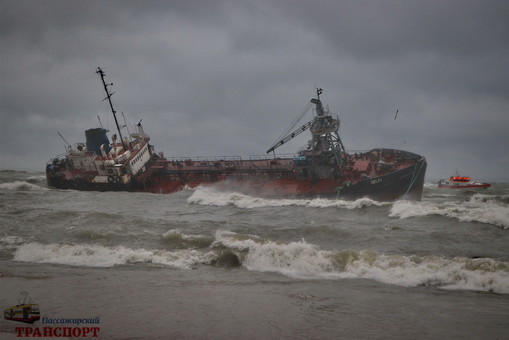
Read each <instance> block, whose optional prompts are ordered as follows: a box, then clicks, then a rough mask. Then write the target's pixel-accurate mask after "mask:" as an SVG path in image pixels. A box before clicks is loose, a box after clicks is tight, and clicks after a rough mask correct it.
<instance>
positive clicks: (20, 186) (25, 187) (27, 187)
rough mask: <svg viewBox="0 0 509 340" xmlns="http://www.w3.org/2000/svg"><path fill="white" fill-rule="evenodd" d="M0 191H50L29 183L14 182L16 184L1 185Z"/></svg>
mask: <svg viewBox="0 0 509 340" xmlns="http://www.w3.org/2000/svg"><path fill="white" fill-rule="evenodd" d="M0 189H8V190H18V191H35V190H49V189H48V188H45V187H41V186H40V185H36V184H32V183H29V182H27V181H14V182H6V183H1V184H0Z"/></svg>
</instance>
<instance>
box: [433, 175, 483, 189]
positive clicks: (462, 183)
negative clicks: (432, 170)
mask: <svg viewBox="0 0 509 340" xmlns="http://www.w3.org/2000/svg"><path fill="white" fill-rule="evenodd" d="M489 187H491V184H489V183H482V182H477V181H474V180H472V178H470V177H467V176H460V175H458V174H456V176H451V177H449V179H441V180H440V181H439V182H438V188H440V189H487V188H489Z"/></svg>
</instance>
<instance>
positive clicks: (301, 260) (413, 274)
mask: <svg viewBox="0 0 509 340" xmlns="http://www.w3.org/2000/svg"><path fill="white" fill-rule="evenodd" d="M215 244H216V246H217V245H222V246H225V247H228V248H230V249H232V250H236V251H237V252H239V254H240V257H241V259H242V261H241V262H242V265H243V266H245V267H246V268H247V269H249V270H257V271H268V272H278V273H281V274H283V275H286V276H290V277H295V278H301V279H316V278H328V279H349V278H364V279H372V280H376V281H379V282H382V283H386V284H394V285H400V286H433V287H439V288H447V289H463V290H481V291H492V292H497V293H504V294H509V263H508V262H503V261H497V260H494V259H489V258H477V259H469V258H464V257H456V258H452V259H448V258H443V257H440V256H403V255H383V254H378V253H376V252H373V251H368V250H361V251H353V250H342V251H325V250H320V249H319V248H318V247H317V246H315V245H312V244H309V243H307V242H305V241H304V240H302V241H300V242H291V243H277V242H274V241H267V240H261V239H256V238H246V237H242V236H240V235H238V234H235V233H229V232H218V233H217V235H216V243H215Z"/></svg>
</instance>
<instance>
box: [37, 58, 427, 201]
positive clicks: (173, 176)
mask: <svg viewBox="0 0 509 340" xmlns="http://www.w3.org/2000/svg"><path fill="white" fill-rule="evenodd" d="M97 73H98V74H99V75H100V76H101V79H102V83H103V87H104V90H105V93H106V99H108V102H109V104H110V107H111V111H112V113H113V116H114V118H115V123H116V125H117V130H118V135H119V137H117V135H116V134H114V135H113V136H112V142H111V143H110V141H109V137H108V136H107V132H108V131H107V130H105V129H103V128H94V129H89V130H87V131H85V135H86V143H77V144H75V145H74V146H72V145H68V146H67V147H66V153H65V154H64V155H61V156H58V157H56V158H53V159H51V160H50V161H48V163H47V164H46V178H47V183H48V186H49V187H53V188H59V189H73V190H93V191H135V192H151V193H160V194H169V193H173V192H177V191H180V190H183V189H184V188H196V187H198V186H214V187H216V188H218V189H220V190H230V191H232V190H233V191H237V192H242V193H246V194H253V195H258V196H264V197H277V198H280V197H306V198H307V197H326V198H338V199H358V198H362V197H369V198H372V199H375V200H382V201H393V200H397V199H402V198H404V199H411V200H419V199H420V198H421V196H422V189H423V185H424V177H425V173H426V166H427V164H426V159H425V158H424V157H423V156H420V155H418V154H415V153H412V152H408V151H403V150H397V149H388V148H376V149H372V150H370V151H366V152H356V153H351V152H350V153H349V152H347V151H346V150H345V148H344V146H343V142H342V140H341V138H340V136H339V126H340V120H339V118H338V116H337V115H335V114H332V113H330V112H329V111H328V109H326V108H325V107H324V106H323V105H322V102H321V100H320V94H321V93H322V91H323V90H322V89H317V98H313V99H311V101H310V102H309V103H308V105H307V107H306V109H305V110H303V111H302V112H301V117H300V118H302V117H303V114H305V113H306V111H309V110H310V109H311V108H312V107H313V105H314V106H315V111H314V112H315V113H314V117H313V119H311V120H310V121H308V122H307V123H305V124H303V125H302V126H300V127H297V128H296V129H295V126H296V124H297V123H298V120H296V121H295V123H294V125H293V126H292V127H290V129H288V130H287V131H286V132H285V133H283V134H282V136H283V137H281V138H279V139H278V140H277V141H276V142H275V143H274V144H273V145H272V146H271V147H270V148H269V149H268V150H267V154H270V153H272V155H271V156H268V155H264V156H252V157H250V159H247V160H244V159H242V158H240V157H237V156H231V157H212V158H210V157H208V158H207V157H201V158H190V157H182V158H168V159H167V158H164V157H163V156H162V154H161V153H160V154H157V153H156V152H155V150H154V147H153V146H152V145H150V144H149V141H150V138H149V136H148V135H147V134H145V132H144V131H143V128H142V126H141V121H140V123H138V124H137V125H136V127H137V128H136V132H135V133H132V134H130V135H129V136H128V137H123V136H122V132H123V129H122V128H120V126H119V124H118V121H117V117H116V115H115V113H116V111H115V109H114V107H113V104H112V102H111V96H112V94H113V93H112V92H110V90H109V86H111V85H112V84H108V83H106V81H105V80H104V76H105V74H104V72H103V71H102V70H101V69H100V68H98V70H97ZM300 118H299V119H300ZM307 130H309V131H310V132H311V139H310V140H309V141H308V143H307V145H306V146H305V147H303V148H301V149H300V150H299V151H298V152H296V153H295V154H292V155H277V154H276V153H275V149H277V148H278V147H280V146H281V145H283V144H285V143H287V142H288V141H290V140H292V139H293V138H294V137H295V136H297V135H299V134H300V133H302V132H304V131H307ZM64 141H65V140H64Z"/></svg>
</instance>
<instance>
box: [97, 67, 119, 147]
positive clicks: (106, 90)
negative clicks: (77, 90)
mask: <svg viewBox="0 0 509 340" xmlns="http://www.w3.org/2000/svg"><path fill="white" fill-rule="evenodd" d="M95 73H97V74H98V75H100V76H101V80H102V82H103V86H104V91H105V92H106V98H104V99H108V102H109V103H110V108H111V112H112V113H113V118H115V124H116V125H117V131H118V135H119V137H120V141H121V142H122V146H123V147H124V150H127V147H126V145H125V143H124V138H122V132H121V131H120V125H118V120H117V115H116V113H117V111H115V109H114V108H113V103H112V102H111V96H112V95H113V94H114V93H115V92H112V93H110V91H109V90H108V86H111V85H113V83H111V84H106V81H105V80H104V76H105V74H104V71H103V70H102V69H101V68H100V67H98V68H97V71H96V72H95Z"/></svg>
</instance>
